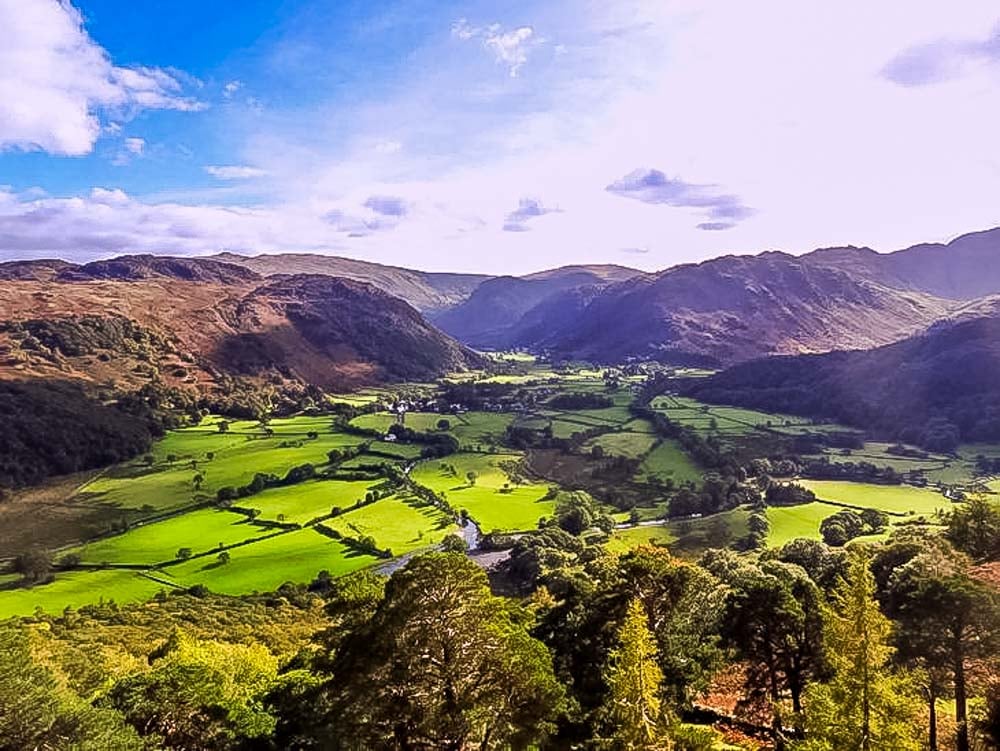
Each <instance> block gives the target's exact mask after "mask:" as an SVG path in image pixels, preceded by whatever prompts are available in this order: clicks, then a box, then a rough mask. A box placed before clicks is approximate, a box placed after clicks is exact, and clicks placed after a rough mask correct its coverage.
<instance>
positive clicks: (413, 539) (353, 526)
mask: <svg viewBox="0 0 1000 751" xmlns="http://www.w3.org/2000/svg"><path fill="white" fill-rule="evenodd" d="M323 524H324V525H325V526H327V527H329V528H330V529H335V530H337V531H338V532H340V533H341V534H342V535H345V536H348V537H354V538H356V539H358V538H361V537H364V536H371V537H374V538H375V540H376V541H377V542H378V544H379V547H381V548H383V549H386V548H388V549H389V550H391V551H392V552H393V554H394V555H403V554H405V553H410V552H412V551H414V550H417V549H419V548H425V547H430V546H431V545H436V544H438V543H439V542H441V541H442V540H443V539H444V538H445V536H446V535H449V534H452V533H454V532H455V531H456V530H457V529H458V525H456V524H455V523H454V522H453V521H452V520H451V519H450V518H449V517H448V516H447V515H446V514H444V513H443V512H442V511H440V510H439V509H437V508H435V507H434V506H432V505H430V504H429V503H426V502H423V501H421V500H419V499H418V498H415V497H412V496H391V497H389V498H383V499H382V500H380V501H378V502H377V503H372V504H369V505H367V506H362V507H361V508H359V509H356V510H353V511H350V512H349V513H346V514H342V515H341V516H338V517H336V518H334V519H328V520H326V521H325V522H323Z"/></svg>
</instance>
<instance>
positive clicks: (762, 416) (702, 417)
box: [652, 396, 848, 437]
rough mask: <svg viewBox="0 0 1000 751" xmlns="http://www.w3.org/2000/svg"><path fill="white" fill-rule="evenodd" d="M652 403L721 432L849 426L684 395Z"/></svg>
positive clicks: (679, 419) (684, 421) (677, 418)
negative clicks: (701, 400) (698, 399)
mask: <svg viewBox="0 0 1000 751" xmlns="http://www.w3.org/2000/svg"><path fill="white" fill-rule="evenodd" d="M652 407H653V409H655V410H658V411H660V412H662V413H663V414H665V415H666V416H667V417H668V418H670V419H671V420H672V421H673V422H676V423H678V424H680V425H686V426H688V427H690V428H692V429H694V430H697V431H698V432H699V433H718V434H720V435H723V436H734V437H735V436H745V435H749V434H750V433H753V432H754V431H756V430H773V431H776V432H779V433H790V434H794V433H806V432H822V431H826V430H838V431H839V430H848V428H845V427H844V426H841V425H834V424H831V423H821V424H817V423H814V422H813V421H811V420H810V419H809V418H805V417H796V416H795V415H786V414H779V413H776V412H761V411H759V410H754V409H743V408H741V407H729V406H720V405H715V404H706V403H704V402H699V401H697V400H696V399H691V398H688V397H683V396H660V397H657V398H656V399H654V400H653V403H652Z"/></svg>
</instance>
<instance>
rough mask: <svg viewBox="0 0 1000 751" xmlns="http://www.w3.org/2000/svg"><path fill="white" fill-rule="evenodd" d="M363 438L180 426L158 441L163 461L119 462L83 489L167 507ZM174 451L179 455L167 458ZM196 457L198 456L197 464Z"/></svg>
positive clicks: (107, 499)
mask: <svg viewBox="0 0 1000 751" xmlns="http://www.w3.org/2000/svg"><path fill="white" fill-rule="evenodd" d="M327 424H329V421H327ZM362 441H363V439H362V438H361V437H359V436H354V435H347V434H344V433H320V434H319V437H318V438H316V439H312V440H310V439H306V438H305V437H301V438H298V439H293V438H291V437H289V436H288V435H285V436H283V437H282V436H277V435H276V436H274V437H271V438H265V437H263V436H261V435H260V434H247V435H239V434H232V433H226V434H222V433H218V432H211V431H208V430H192V429H187V430H180V431H176V432H173V433H171V434H169V435H168V436H167V437H166V438H164V439H163V440H162V441H160V442H158V443H157V445H156V447H155V448H154V451H153V455H154V456H158V457H161V461H158V462H157V463H156V464H154V465H153V466H152V467H146V466H144V465H143V463H142V462H140V461H135V462H131V463H129V464H127V465H123V466H120V467H117V468H113V469H112V470H110V471H109V472H107V473H105V474H104V475H102V476H101V477H99V478H97V479H96V480H94V481H93V482H91V483H90V484H89V485H87V486H85V487H84V488H83V490H82V492H83V494H84V497H85V498H86V500H87V502H89V503H100V504H107V505H112V506H116V507H119V508H133V509H141V508H147V507H148V508H149V509H154V510H157V511H163V510H168V509H172V508H177V507H179V506H184V505H187V504H190V503H192V502H194V501H196V500H197V499H198V498H199V497H208V498H211V497H213V496H214V495H215V492H216V490H218V489H219V488H221V487H225V486H234V487H238V486H240V485H245V484H246V483H248V482H249V481H250V480H252V479H253V476H254V474H255V473H257V472H264V473H267V474H273V475H278V476H279V477H281V476H283V475H284V474H285V473H287V472H288V470H290V469H291V468H292V467H296V466H298V465H301V464H305V463H312V464H316V465H317V466H319V465H322V464H326V462H327V453H328V452H329V451H330V450H331V449H334V448H344V447H354V446H358V445H360V444H361V443H362ZM282 444H285V445H282ZM209 452H214V454H215V456H214V458H212V459H211V460H209V459H208V458H207V453H209ZM169 454H173V455H175V456H176V457H177V460H176V461H174V462H167V461H166V459H165V457H166V456H167V455H169ZM192 461H194V462H196V465H195V466H194V467H193V466H192V465H191V462H192ZM198 473H200V474H202V475H203V476H204V483H203V484H202V486H201V490H200V491H196V490H195V488H194V485H193V478H194V476H195V474H198Z"/></svg>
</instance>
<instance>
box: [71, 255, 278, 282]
mask: <svg viewBox="0 0 1000 751" xmlns="http://www.w3.org/2000/svg"><path fill="white" fill-rule="evenodd" d="M143 279H178V280H183V281H188V282H203V283H212V284H243V283H247V282H254V281H257V280H259V279H260V275H258V274H256V273H254V272H253V271H250V270H248V269H245V268H243V267H242V266H237V265H235V264H232V263H221V262H219V261H212V260H206V259H197V258H171V257H169V256H154V255H137V256H119V257H118V258H111V259H109V260H106V261H91V262H90V263H85V264H83V265H82V266H68V267H66V268H63V269H61V270H60V271H59V273H58V274H57V275H56V276H55V280H56V281H60V282H88V281H98V280H108V281H122V282H135V281H140V280H143Z"/></svg>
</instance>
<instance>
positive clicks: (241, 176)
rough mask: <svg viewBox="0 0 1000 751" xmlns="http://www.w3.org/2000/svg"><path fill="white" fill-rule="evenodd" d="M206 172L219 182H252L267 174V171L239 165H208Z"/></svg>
mask: <svg viewBox="0 0 1000 751" xmlns="http://www.w3.org/2000/svg"><path fill="white" fill-rule="evenodd" d="M205 172H207V173H208V174H210V175H211V176H212V177H215V178H218V179H219V180H250V179H252V178H255V177H264V176H265V175H266V174H267V171H266V170H262V169H259V168H257V167H247V166H244V165H238V164H230V165H214V164H213V165H208V166H207V167H205Z"/></svg>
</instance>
